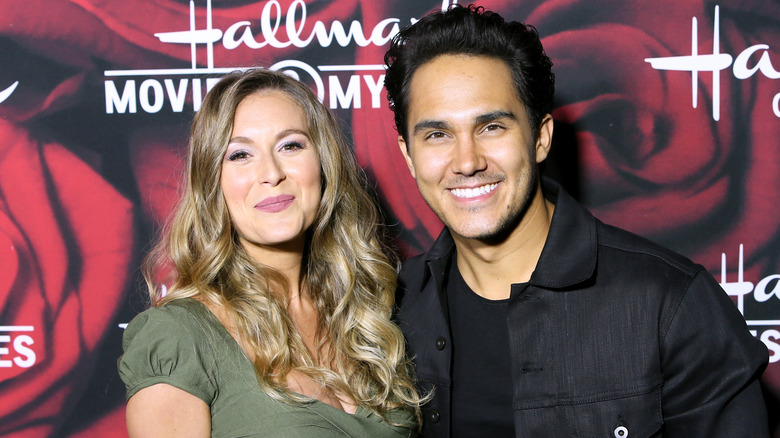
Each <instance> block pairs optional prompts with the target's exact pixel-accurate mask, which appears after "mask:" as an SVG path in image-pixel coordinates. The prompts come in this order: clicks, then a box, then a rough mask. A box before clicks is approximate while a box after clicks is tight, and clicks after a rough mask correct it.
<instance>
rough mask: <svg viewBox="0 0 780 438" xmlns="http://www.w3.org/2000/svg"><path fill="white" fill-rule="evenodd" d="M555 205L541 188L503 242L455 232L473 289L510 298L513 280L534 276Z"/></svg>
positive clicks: (488, 295) (491, 296)
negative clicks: (461, 235) (482, 239)
mask: <svg viewBox="0 0 780 438" xmlns="http://www.w3.org/2000/svg"><path fill="white" fill-rule="evenodd" d="M554 208H555V206H554V205H553V204H552V203H550V202H548V201H547V200H545V199H544V196H543V195H542V192H541V189H538V190H537V191H536V193H535V195H534V197H533V199H532V200H531V204H530V205H529V207H528V210H526V212H525V214H524V215H523V218H522V219H521V220H520V223H519V224H518V225H517V226H516V227H515V229H514V230H513V231H512V232H511V233H510V235H509V236H508V237H507V238H506V239H504V240H502V241H501V242H500V243H497V244H496V243H487V242H484V241H481V240H477V239H464V238H462V237H459V236H455V235H453V238H454V240H455V246H456V247H457V266H458V269H459V270H460V273H461V275H462V276H463V279H464V280H465V281H466V284H468V286H469V287H470V288H471V290H473V291H474V292H475V293H476V294H478V295H480V296H482V297H484V298H487V299H490V300H501V299H507V298H509V295H510V291H511V285H512V284H514V283H524V282H527V281H528V280H530V278H531V274H533V272H534V269H536V264H537V262H538V261H539V257H540V256H541V254H542V249H543V248H544V244H545V242H546V241H547V234H548V233H549V231H550V222H551V221H552V215H553V210H554Z"/></svg>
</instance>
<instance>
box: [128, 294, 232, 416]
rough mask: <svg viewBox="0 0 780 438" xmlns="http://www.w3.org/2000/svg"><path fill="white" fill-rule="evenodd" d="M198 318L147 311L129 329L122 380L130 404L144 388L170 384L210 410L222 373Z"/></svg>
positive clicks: (179, 311) (183, 312) (172, 309)
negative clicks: (202, 402)
mask: <svg viewBox="0 0 780 438" xmlns="http://www.w3.org/2000/svg"><path fill="white" fill-rule="evenodd" d="M208 335H209V333H207V332H205V331H204V329H203V326H202V324H201V322H200V321H199V320H198V317H197V316H196V315H195V314H193V313H190V312H189V311H188V310H187V309H186V308H184V307H178V306H174V305H166V306H163V307H158V308H151V309H148V310H146V311H144V312H142V313H140V314H139V315H137V316H136V317H135V318H133V320H132V321H131V322H130V323H129V324H128V325H127V328H126V329H125V333H124V336H123V339H122V348H123V350H124V354H123V355H122V356H121V357H120V358H119V361H118V368H119V375H120V377H121V378H122V381H124V383H125V386H126V389H127V392H126V397H127V399H130V397H132V396H133V395H134V394H135V393H136V392H138V391H140V390H141V389H143V388H146V387H149V386H152V385H155V384H158V383H166V384H168V385H172V386H175V387H177V388H179V389H182V390H184V391H187V392H188V393H190V394H192V395H194V396H196V397H198V398H200V399H201V400H203V401H204V402H206V404H207V405H209V406H211V404H212V401H213V400H214V398H215V396H216V393H217V383H216V379H217V377H218V376H217V368H216V366H215V362H216V360H215V358H214V354H213V348H212V346H211V345H209V336H208Z"/></svg>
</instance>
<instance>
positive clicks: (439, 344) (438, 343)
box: [436, 336, 447, 351]
mask: <svg viewBox="0 0 780 438" xmlns="http://www.w3.org/2000/svg"><path fill="white" fill-rule="evenodd" d="M445 345H447V342H446V341H445V340H444V338H443V337H441V336H439V338H438V339H436V349H437V350H439V351H441V350H444V346H445Z"/></svg>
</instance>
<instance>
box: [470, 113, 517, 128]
mask: <svg viewBox="0 0 780 438" xmlns="http://www.w3.org/2000/svg"><path fill="white" fill-rule="evenodd" d="M498 119H511V120H517V116H516V115H515V113H513V112H511V111H503V110H498V111H491V112H489V113H487V114H482V115H479V116H477V117H476V118H475V119H474V122H475V124H477V125H483V124H485V123H488V122H492V121H494V120H498Z"/></svg>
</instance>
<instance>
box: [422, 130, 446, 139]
mask: <svg viewBox="0 0 780 438" xmlns="http://www.w3.org/2000/svg"><path fill="white" fill-rule="evenodd" d="M444 137H445V135H444V133H443V132H441V131H434V132H431V133H430V134H428V135H427V136H426V137H425V138H426V139H438V138H444Z"/></svg>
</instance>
